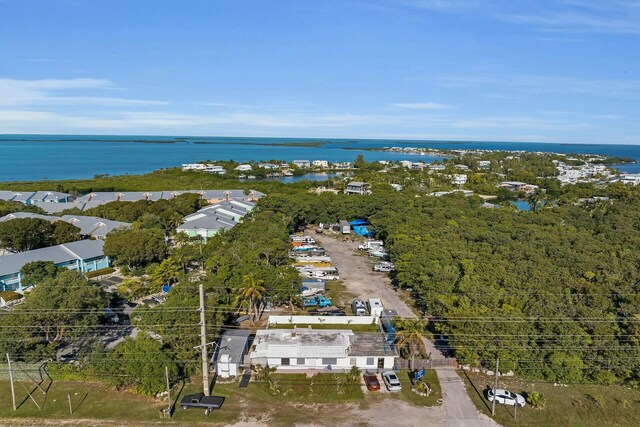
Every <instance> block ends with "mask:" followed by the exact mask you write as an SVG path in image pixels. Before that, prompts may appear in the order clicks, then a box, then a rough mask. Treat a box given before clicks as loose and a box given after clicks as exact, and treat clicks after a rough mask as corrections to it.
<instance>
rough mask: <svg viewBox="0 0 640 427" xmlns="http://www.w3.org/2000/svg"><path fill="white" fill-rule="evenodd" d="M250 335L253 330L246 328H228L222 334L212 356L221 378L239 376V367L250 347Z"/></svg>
mask: <svg viewBox="0 0 640 427" xmlns="http://www.w3.org/2000/svg"><path fill="white" fill-rule="evenodd" d="M250 335H251V331H248V330H245V329H228V330H226V331H224V332H223V334H222V336H220V339H219V340H218V343H217V346H216V351H215V352H214V354H213V357H212V358H211V363H215V366H216V372H217V374H218V376H219V377H220V378H231V377H237V376H238V374H239V368H240V367H241V366H242V365H243V364H244V363H243V362H244V355H245V354H247V350H248V349H249V336H250Z"/></svg>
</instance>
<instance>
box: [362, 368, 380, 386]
mask: <svg viewBox="0 0 640 427" xmlns="http://www.w3.org/2000/svg"><path fill="white" fill-rule="evenodd" d="M363 377H364V383H365V385H366V386H367V390H369V391H378V390H380V382H379V381H378V376H377V375H376V374H374V373H372V372H365V374H364V375H363Z"/></svg>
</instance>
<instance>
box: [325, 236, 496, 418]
mask: <svg viewBox="0 0 640 427" xmlns="http://www.w3.org/2000/svg"><path fill="white" fill-rule="evenodd" d="M315 239H316V240H317V241H318V242H320V243H321V244H322V246H324V248H325V249H326V250H327V255H329V256H330V257H331V261H332V262H333V264H334V265H335V266H336V267H338V270H339V272H340V279H341V280H342V281H343V282H344V284H345V286H346V288H347V290H348V291H349V292H351V293H353V294H356V295H357V296H358V297H359V298H363V299H365V300H366V299H368V298H376V297H377V298H380V299H382V303H383V304H384V306H385V307H386V308H393V309H394V310H396V311H397V312H398V315H399V316H400V317H404V318H410V319H415V318H417V316H416V314H415V313H414V312H413V311H411V309H410V308H409V306H408V305H407V303H406V302H405V301H404V300H403V299H402V297H401V295H400V294H398V293H397V292H396V291H395V290H394V289H393V287H392V285H391V280H390V279H389V277H388V276H387V275H386V274H382V273H374V272H373V271H372V266H371V261H370V260H369V259H368V258H367V257H363V256H359V255H356V251H357V249H358V243H356V242H351V241H347V242H343V241H342V239H337V238H335V237H334V236H330V235H318V236H315ZM423 341H424V345H425V348H426V350H427V352H428V353H430V354H431V358H432V359H434V360H438V359H444V358H445V357H444V355H443V354H442V353H441V352H440V351H438V350H437V349H436V348H435V346H434V345H433V343H432V342H431V341H430V340H428V339H426V338H424V339H423ZM436 373H437V374H438V380H439V381H440V384H441V386H442V394H443V397H444V405H443V406H442V410H443V412H444V417H443V418H442V419H440V420H439V422H437V421H436V419H438V418H439V417H438V416H437V415H436V414H437V411H436V412H435V413H434V414H432V415H436V416H434V417H432V418H431V420H432V423H431V425H444V426H447V427H467V426H469V427H485V426H486V427H497V426H499V424H498V423H496V422H495V421H493V420H492V419H491V418H489V417H487V416H486V415H484V414H482V413H480V412H479V411H478V410H477V409H476V407H475V405H474V404H473V402H472V401H471V399H470V398H469V396H468V395H467V392H466V388H465V384H464V382H463V381H462V379H461V378H460V377H459V376H458V374H457V373H456V371H455V369H452V368H438V369H436ZM376 419H377V420H378V421H379V420H380V418H376ZM440 422H442V424H440ZM405 425H406V424H405ZM424 425H426V424H424Z"/></svg>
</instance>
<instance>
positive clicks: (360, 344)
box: [249, 328, 397, 371]
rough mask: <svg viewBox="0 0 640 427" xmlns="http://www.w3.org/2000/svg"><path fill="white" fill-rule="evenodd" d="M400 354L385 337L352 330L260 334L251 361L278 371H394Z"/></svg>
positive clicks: (250, 356) (300, 330)
mask: <svg viewBox="0 0 640 427" xmlns="http://www.w3.org/2000/svg"><path fill="white" fill-rule="evenodd" d="M396 356H397V352H396V350H395V348H394V347H393V346H390V345H388V344H387V343H386V341H385V337H384V335H382V334H381V333H377V332H373V333H354V332H353V331H351V330H348V329H341V330H331V329H325V330H322V329H298V328H294V329H266V330H259V331H257V333H256V337H255V340H254V341H253V347H252V351H251V353H250V354H249V359H250V362H251V364H252V365H263V366H266V365H269V366H272V367H277V368H278V370H282V371H286V370H295V369H298V370H299V369H305V370H307V369H331V370H344V371H347V370H349V369H351V367H352V366H357V367H358V368H361V369H377V368H379V369H391V368H393V364H394V359H395V357H396Z"/></svg>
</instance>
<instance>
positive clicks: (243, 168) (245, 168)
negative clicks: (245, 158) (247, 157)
mask: <svg viewBox="0 0 640 427" xmlns="http://www.w3.org/2000/svg"><path fill="white" fill-rule="evenodd" d="M251 169H253V167H252V166H251V165H248V164H246V163H245V164H242V165H238V166H236V168H235V170H237V171H242V172H247V171H250V170H251Z"/></svg>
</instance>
